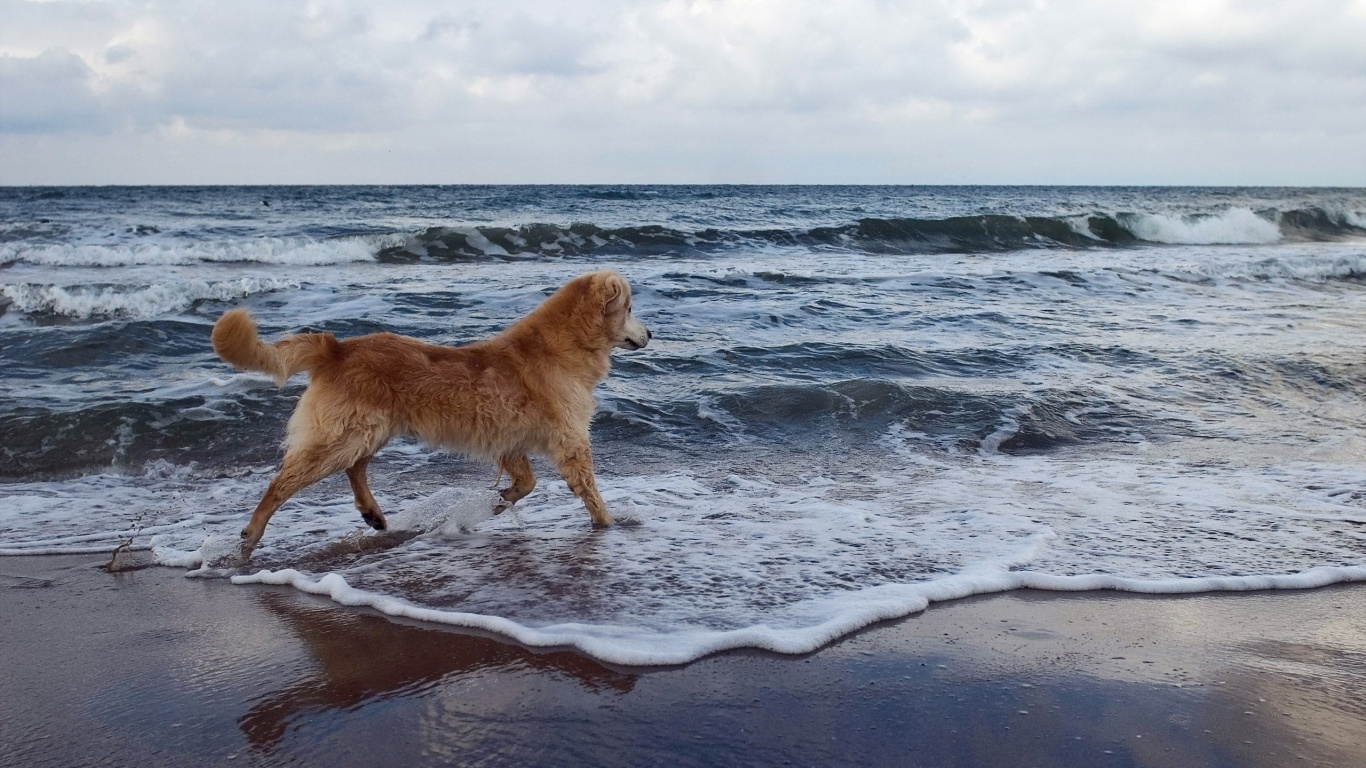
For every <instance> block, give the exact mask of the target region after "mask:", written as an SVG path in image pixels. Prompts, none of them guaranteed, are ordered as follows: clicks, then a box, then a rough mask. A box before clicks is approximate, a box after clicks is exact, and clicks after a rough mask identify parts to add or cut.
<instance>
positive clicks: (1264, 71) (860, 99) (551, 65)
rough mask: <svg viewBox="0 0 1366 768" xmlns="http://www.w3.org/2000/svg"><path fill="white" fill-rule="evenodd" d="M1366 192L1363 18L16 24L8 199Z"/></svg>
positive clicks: (907, 3)
mask: <svg viewBox="0 0 1366 768" xmlns="http://www.w3.org/2000/svg"><path fill="white" fill-rule="evenodd" d="M255 183H260V184H286V183H299V184H333V183H447V184H458V183H507V184H516V183H614V184H615V183H620V184H625V183H645V184H662V183H837V184H846V183H847V184H1199V185H1223V184H1227V185H1301V186H1366V0H1268V1H1263V0H1246V1H1243V2H1236V1H1234V0H902V1H900V2H895V1H892V0H785V1H779V0H695V1H692V0H686V1H685V0H599V1H595V2H575V1H573V0H556V1H551V0H495V1H490V2H483V1H468V0H444V1H442V2H422V1H420V0H411V1H410V0H386V1H385V2H383V3H380V2H351V1H349V0H311V1H308V2H302V1H299V0H230V1H228V2H210V1H207V0H174V1H172V2H158V1H157V0H142V1H140V2H126V1H124V0H46V1H44V2H24V1H20V0H0V184H7V185H14V184H25V185H27V184H255Z"/></svg>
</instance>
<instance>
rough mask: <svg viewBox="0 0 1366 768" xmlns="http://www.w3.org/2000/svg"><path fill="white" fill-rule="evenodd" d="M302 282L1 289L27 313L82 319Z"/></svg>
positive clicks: (136, 313)
mask: <svg viewBox="0 0 1366 768" xmlns="http://www.w3.org/2000/svg"><path fill="white" fill-rule="evenodd" d="M298 287H300V283H299V281H297V280H286V279H280V278H274V277H241V278H237V279H235V280H222V281H216V282H209V281H206V280H183V281H179V282H175V283H167V284H156V285H137V286H129V285H77V286H61V285H43V284H32V283H20V284H17V285H6V286H4V287H3V288H0V295H3V296H4V297H5V298H8V299H9V300H10V302H11V305H10V308H11V309H12V310H14V311H17V312H24V313H27V314H40V315H41V314H48V315H61V316H63V317H72V318H77V319H82V320H86V319H90V318H110V317H130V318H143V317H154V316H156V315H162V314H165V313H167V312H178V311H183V310H186V309H189V308H190V307H191V306H193V305H194V304H195V302H199V301H206V300H207V301H232V300H234V299H241V298H244V297H246V296H251V295H253V294H258V293H270V292H272V291H279V290H288V289H293V288H298Z"/></svg>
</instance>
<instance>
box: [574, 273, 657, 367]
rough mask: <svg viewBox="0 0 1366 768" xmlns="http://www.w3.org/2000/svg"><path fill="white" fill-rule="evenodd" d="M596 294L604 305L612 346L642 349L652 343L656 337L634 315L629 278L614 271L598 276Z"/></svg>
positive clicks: (594, 277)
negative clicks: (651, 340)
mask: <svg viewBox="0 0 1366 768" xmlns="http://www.w3.org/2000/svg"><path fill="white" fill-rule="evenodd" d="M588 277H589V278H590V279H591V281H592V293H593V295H594V296H595V297H596V298H597V299H598V301H600V302H601V304H602V318H603V329H604V330H605V331H606V333H607V337H608V340H609V341H610V342H611V344H612V346H614V347H620V348H621V349H640V348H642V347H644V346H645V345H646V344H649V343H650V339H651V338H653V337H654V334H652V333H650V330H649V329H648V328H646V327H645V325H644V324H643V323H641V322H640V321H639V320H637V319H636V316H635V315H633V314H631V309H632V305H631V286H630V284H628V283H627V282H626V278H624V277H622V276H621V275H619V274H617V273H616V272H614V271H612V270H604V271H602V272H594V273H593V274H591V275H588Z"/></svg>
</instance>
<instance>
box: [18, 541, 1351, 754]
mask: <svg viewBox="0 0 1366 768" xmlns="http://www.w3.org/2000/svg"><path fill="white" fill-rule="evenodd" d="M97 559H98V558H95V557H92V556H88V555H69V556H40V555H34V556H27V557H22V558H0V614H3V615H4V616H5V617H6V620H5V621H4V622H0V647H3V648H4V653H3V661H2V662H0V663H2V664H3V667H4V670H3V672H4V674H3V675H0V723H3V726H0V732H2V733H0V735H3V739H0V740H2V741H3V742H4V743H5V744H6V745H7V754H6V756H5V757H3V758H0V763H3V764H6V765H10V764H12V765H25V766H30V765H31V766H39V765H54V766H56V765H72V764H89V763H94V762H105V763H110V762H112V763H114V764H138V765H163V764H165V765H170V764H183V763H184V762H185V761H187V760H196V761H199V762H204V763H208V764H239V765H241V764H246V765H278V764H286V763H291V764H293V763H303V764H314V763H323V762H329V763H335V764H337V765H366V764H376V763H393V764H397V763H399V762H404V763H413V764H433V763H443V762H462V763H478V762H486V761H498V762H508V761H510V762H516V763H530V764H565V763H568V762H586V763H590V764H604V765H642V764H670V765H709V764H717V763H720V762H731V763H743V764H753V765H782V764H785V763H791V764H817V765H818V764H832V763H849V764H855V763H857V764H870V765H974V764H1012V765H1030V764H1035V765H1104V764H1111V763H1113V764H1115V765H1163V766H1165V765H1171V766H1189V765H1229V766H1264V765H1265V766H1271V765H1284V764H1287V763H1293V764H1296V765H1323V766H1349V765H1358V764H1361V763H1362V762H1363V761H1366V704H1363V703H1362V699H1361V696H1360V692H1361V691H1362V690H1366V584H1344V585H1336V586H1328V587H1321V588H1318V589H1313V590H1296V591H1271V592H1244V593H1203V594H1196V595H1180V596H1171V595H1160V596H1149V595H1137V594H1125V593H1116V592H1103V593H1094V592H1088V593H1080V594H1078V593H1068V594H1060V593H1050V592H1039V591H1035V590H1016V591H1012V592H1006V593H1000V594H993V595H982V596H974V597H967V598H963V599H959V600H952V601H947V602H943V603H938V604H935V605H932V606H931V607H930V608H929V609H928V610H926V611H924V612H921V613H918V614H915V615H912V616H908V617H905V618H900V619H894V620H890V621H884V622H880V623H878V624H874V625H871V626H868V627H865V628H863V629H861V630H858V631H856V632H854V633H852V634H850V635H847V636H845V637H842V638H840V639H838V640H836V641H834V642H833V643H831V644H829V645H827V646H825V647H823V648H821V649H820V650H818V651H816V652H814V653H809V654H805V655H799V656H785V655H779V654H774V653H770V652H764V651H757V650H733V651H723V652H721V653H717V654H714V655H711V656H707V657H705V658H703V659H700V660H698V661H695V662H693V663H691V664H688V665H685V666H672V667H664V668H640V667H620V666H616V665H610V664H604V663H601V662H599V661H596V660H594V659H592V658H590V657H587V656H585V655H582V654H580V653H577V652H575V651H572V650H566V649H563V648H559V649H545V648H535V649H533V648H528V647H526V646H522V645H519V644H517V643H515V642H513V641H511V640H508V639H506V638H502V637H499V636H494V635H492V634H491V633H485V632H476V631H469V630H461V629H457V628H452V627H445V626H440V625H433V624H430V623H425V622H417V621H412V620H404V619H394V618H391V617H387V616H383V615H381V614H379V613H378V612H377V611H374V610H373V609H365V608H361V609H357V608H348V607H344V606H339V605H336V604H334V603H332V602H330V601H328V600H326V599H325V598H321V597H316V596H311V595H307V594H304V593H301V592H299V591H297V590H295V589H293V588H289V587H282V586H264V585H253V586H234V585H230V584H227V583H225V582H223V581H220V580H213V581H206V580H196V579H186V578H184V577H183V572H181V571H179V570H178V569H169V568H150V569H144V570H138V571H131V572H126V573H121V574H108V573H105V572H103V571H101V570H99V569H98V565H99V563H98V562H96V560H97Z"/></svg>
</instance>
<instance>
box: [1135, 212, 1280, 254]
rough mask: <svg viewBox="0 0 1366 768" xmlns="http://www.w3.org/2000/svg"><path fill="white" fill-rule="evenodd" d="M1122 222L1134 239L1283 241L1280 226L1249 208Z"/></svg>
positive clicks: (1149, 215) (1230, 242)
mask: <svg viewBox="0 0 1366 768" xmlns="http://www.w3.org/2000/svg"><path fill="white" fill-rule="evenodd" d="M1119 220H1120V223H1121V224H1122V225H1123V226H1124V227H1125V228H1126V229H1128V230H1129V231H1130V232H1132V233H1133V235H1134V237H1137V238H1138V239H1140V240H1146V241H1148V242H1150V243H1170V244H1174V245H1237V244H1266V243H1276V242H1280V240H1281V230H1280V227H1278V226H1277V225H1276V222H1274V221H1268V220H1267V219H1264V218H1262V217H1261V216H1258V215H1257V214H1256V213H1254V212H1253V211H1251V210H1250V209H1247V208H1230V209H1228V210H1227V211H1224V212H1223V213H1220V214H1217V215H1209V216H1178V215H1175V214H1163V213H1140V214H1129V215H1122V216H1120V217H1119Z"/></svg>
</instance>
